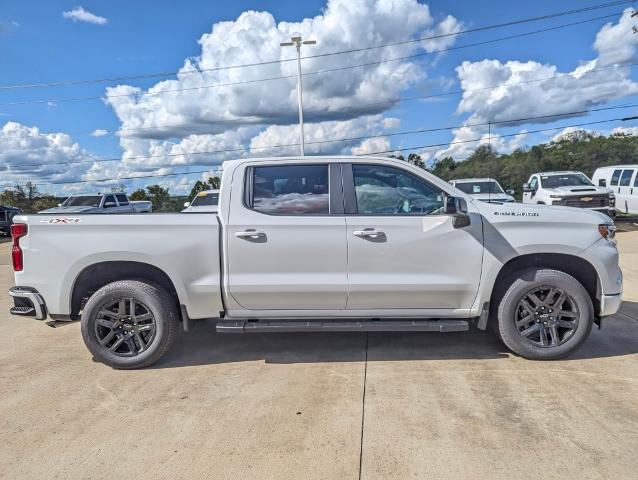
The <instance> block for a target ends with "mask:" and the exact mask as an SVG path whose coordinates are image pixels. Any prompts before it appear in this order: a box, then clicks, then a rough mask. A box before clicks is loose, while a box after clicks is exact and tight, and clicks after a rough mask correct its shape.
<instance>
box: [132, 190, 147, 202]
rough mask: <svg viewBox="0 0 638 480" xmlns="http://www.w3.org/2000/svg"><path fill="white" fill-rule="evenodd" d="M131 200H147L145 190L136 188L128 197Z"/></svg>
mask: <svg viewBox="0 0 638 480" xmlns="http://www.w3.org/2000/svg"><path fill="white" fill-rule="evenodd" d="M129 198H130V199H131V200H148V195H147V194H146V190H144V189H143V188H138V189H137V190H135V191H134V192H133V193H131V194H130V195H129Z"/></svg>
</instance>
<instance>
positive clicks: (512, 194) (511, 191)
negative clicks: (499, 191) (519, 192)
mask: <svg viewBox="0 0 638 480" xmlns="http://www.w3.org/2000/svg"><path fill="white" fill-rule="evenodd" d="M505 193H507V194H508V195H511V196H512V197H513V196H514V195H516V190H514V189H513V188H508V189H507V190H505Z"/></svg>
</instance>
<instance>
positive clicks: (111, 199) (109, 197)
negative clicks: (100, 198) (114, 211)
mask: <svg viewBox="0 0 638 480" xmlns="http://www.w3.org/2000/svg"><path fill="white" fill-rule="evenodd" d="M107 203H112V204H113V206H117V204H116V203H115V197H114V196H113V195H107V196H106V198H105V199H104V208H112V207H107V206H106V204H107Z"/></svg>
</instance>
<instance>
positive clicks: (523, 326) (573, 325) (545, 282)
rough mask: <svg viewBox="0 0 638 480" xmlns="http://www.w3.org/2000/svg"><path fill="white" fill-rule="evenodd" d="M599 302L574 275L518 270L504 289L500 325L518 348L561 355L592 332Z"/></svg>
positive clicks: (547, 356) (527, 353) (542, 355)
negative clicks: (596, 301) (596, 303)
mask: <svg viewBox="0 0 638 480" xmlns="http://www.w3.org/2000/svg"><path fill="white" fill-rule="evenodd" d="M593 320H594V308H593V305H592V302H591V298H590V297H589V294H588V293H587V291H586V290H585V288H584V287H583V286H582V285H581V284H580V282H578V280H576V279H575V278H574V277H572V276H571V275H568V274H566V273H564V272H560V271H557V270H551V269H542V268H541V269H537V268H533V269H528V270H525V271H522V272H520V273H519V274H517V275H516V276H515V280H514V282H513V283H512V284H511V286H510V287H509V288H508V289H507V291H506V292H505V294H504V295H503V297H502V299H501V301H500V303H499V305H498V314H497V327H498V333H499V336H500V338H501V339H502V341H503V343H505V345H506V346H507V347H508V348H509V349H510V350H512V351H513V352H514V353H517V354H518V355H521V356H522V357H525V358H529V359H535V360H552V359H557V358H562V357H565V356H567V355H569V354H570V353H572V352H573V351H574V350H576V349H577V348H578V347H579V346H580V345H581V344H582V343H583V342H584V341H585V340H586V339H587V337H588V336H589V333H590V332H591V328H592V324H593Z"/></svg>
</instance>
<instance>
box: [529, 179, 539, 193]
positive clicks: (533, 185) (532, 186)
mask: <svg viewBox="0 0 638 480" xmlns="http://www.w3.org/2000/svg"><path fill="white" fill-rule="evenodd" d="M529 188H530V189H532V190H536V189H537V188H538V177H532V179H531V180H530V182H529Z"/></svg>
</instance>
